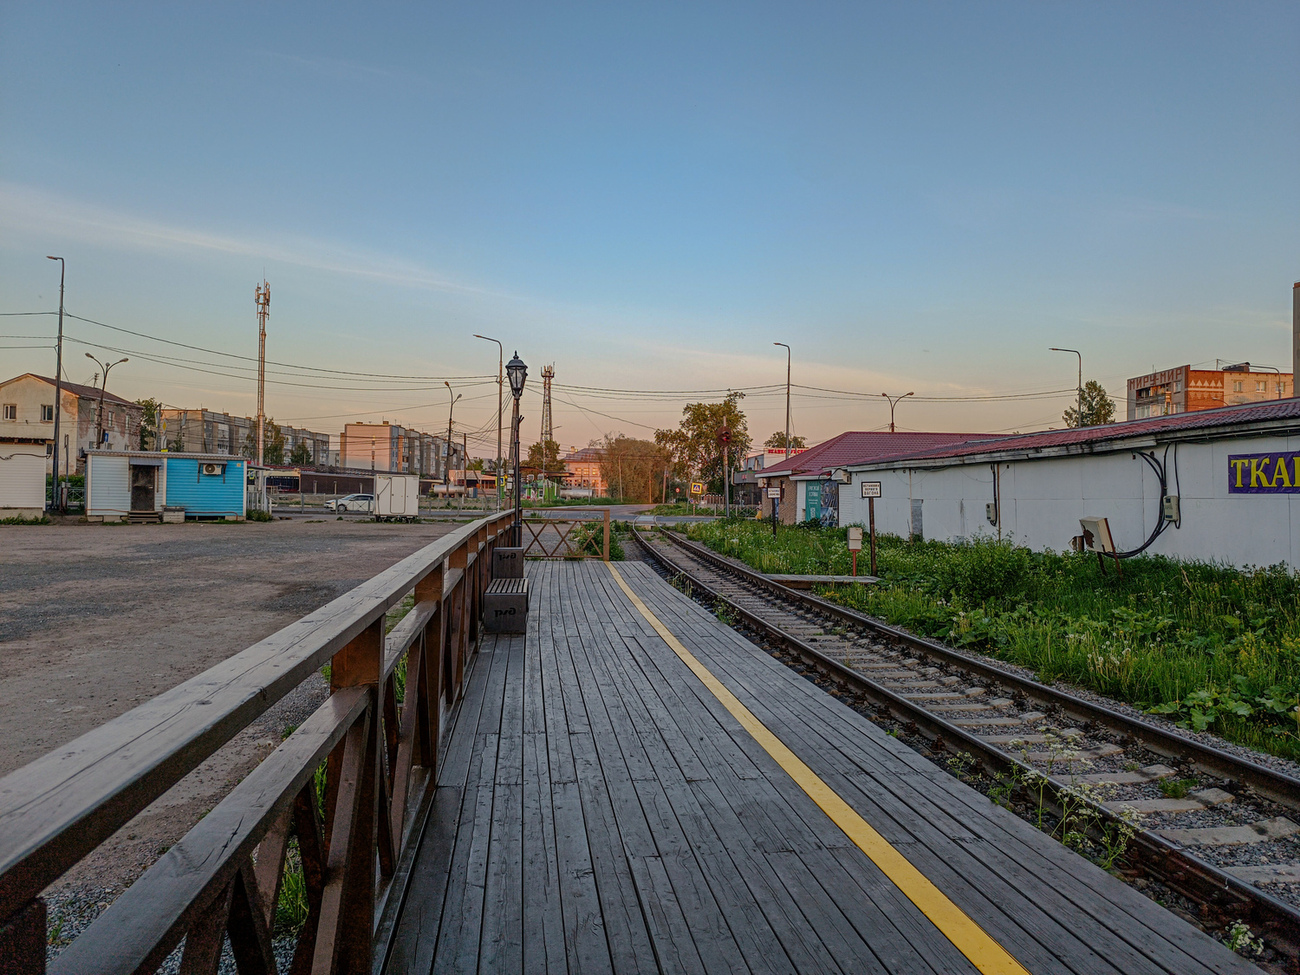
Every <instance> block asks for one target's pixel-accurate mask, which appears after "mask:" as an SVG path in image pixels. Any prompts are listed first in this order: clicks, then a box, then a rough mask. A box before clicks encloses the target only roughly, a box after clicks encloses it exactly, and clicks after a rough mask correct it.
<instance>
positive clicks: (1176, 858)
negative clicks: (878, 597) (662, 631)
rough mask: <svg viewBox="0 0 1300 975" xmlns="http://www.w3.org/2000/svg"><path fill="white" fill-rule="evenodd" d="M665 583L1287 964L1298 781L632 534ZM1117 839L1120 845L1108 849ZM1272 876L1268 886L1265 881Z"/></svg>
mask: <svg viewBox="0 0 1300 975" xmlns="http://www.w3.org/2000/svg"><path fill="white" fill-rule="evenodd" d="M636 539H637V542H638V544H639V545H641V546H642V547H643V548H644V549H645V551H646V552H647V553H648V555H649V556H650V558H651V559H652V560H653V561H654V562H656V563H658V564H659V566H660V567H661V568H662V569H663V571H664V572H665V574H666V575H668V576H669V577H670V578H671V579H674V580H675V583H676V584H678V585H679V586H682V587H686V588H689V590H690V591H691V594H692V595H693V596H694V597H695V598H697V599H700V600H701V601H703V602H705V603H706V604H707V605H710V606H712V607H714V608H715V609H718V608H719V607H725V609H723V610H721V611H720V615H726V616H729V617H730V621H731V622H732V623H733V625H736V626H737V627H738V628H740V629H743V630H746V631H748V632H749V633H750V634H751V635H752V636H754V637H756V638H757V639H758V642H760V643H763V644H765V645H766V646H767V647H768V648H769V649H771V650H773V651H774V652H775V653H776V654H777V655H778V656H780V657H782V658H783V659H785V661H786V663H788V664H790V665H791V666H793V667H795V668H796V669H799V670H801V671H803V672H804V674H805V676H808V677H809V678H810V679H814V680H816V681H818V682H819V683H822V684H824V685H826V686H827V687H828V689H829V690H830V691H831V693H834V694H836V695H837V696H839V697H841V698H842V699H843V700H845V701H846V703H849V704H851V705H853V706H856V707H857V708H858V709H859V710H862V711H865V712H866V713H868V714H869V715H870V716H872V717H873V718H874V719H875V720H877V721H878V722H880V723H883V724H885V725H888V726H891V730H893V731H894V732H895V733H898V734H899V735H900V737H904V738H906V739H908V740H909V743H911V744H913V746H914V747H918V748H919V749H921V750H923V751H925V752H927V753H928V754H929V755H930V756H931V757H932V758H934V759H935V760H936V761H938V762H940V763H941V764H944V765H946V766H947V767H948V768H950V769H951V770H953V771H954V772H955V773H957V774H961V775H963V776H964V777H965V778H967V779H969V780H976V781H978V783H979V784H981V785H982V786H983V787H984V789H985V791H987V792H989V794H990V795H992V796H993V797H994V798H996V799H999V800H1000V801H1002V802H1004V804H1010V803H1011V801H1012V799H1013V798H1015V799H1016V800H1018V801H1017V804H1018V805H1019V806H1020V807H1021V809H1022V810H1024V811H1028V813H1029V814H1030V815H1036V816H1037V818H1038V819H1039V822H1040V825H1044V823H1045V822H1046V824H1047V825H1049V826H1051V827H1053V828H1054V829H1055V832H1056V833H1057V835H1058V836H1059V837H1061V838H1063V839H1066V840H1067V841H1069V842H1071V843H1072V844H1073V845H1076V846H1081V847H1083V846H1086V847H1088V848H1089V850H1090V852H1092V853H1093V855H1094V856H1100V857H1101V858H1102V859H1107V858H1113V860H1114V862H1113V866H1114V867H1115V868H1116V869H1118V870H1119V871H1120V872H1122V873H1124V874H1126V875H1128V876H1129V877H1130V878H1131V879H1132V878H1141V877H1149V878H1151V879H1154V880H1156V881H1158V882H1159V883H1160V884H1162V885H1164V886H1165V887H1167V888H1169V889H1170V890H1172V891H1173V892H1174V893H1176V894H1178V895H1180V896H1181V897H1182V898H1185V899H1186V900H1187V901H1190V902H1191V904H1192V905H1194V906H1195V912H1194V913H1192V912H1188V911H1186V910H1183V911H1182V913H1184V914H1189V919H1191V920H1193V921H1195V922H1196V923H1199V924H1201V925H1202V926H1203V927H1205V928H1207V929H1210V930H1217V931H1224V930H1227V929H1229V928H1230V927H1231V926H1232V925H1234V924H1235V923H1237V922H1242V923H1244V924H1246V925H1247V926H1248V927H1249V929H1250V931H1251V932H1252V933H1253V934H1254V935H1256V936H1262V938H1263V940H1264V942H1265V943H1266V944H1267V945H1268V948H1269V949H1270V950H1271V952H1272V958H1273V962H1272V963H1270V964H1268V967H1269V968H1270V969H1271V970H1274V971H1283V972H1300V779H1296V778H1293V777H1291V776H1288V775H1286V774H1283V773H1281V772H1279V771H1277V770H1275V769H1271V768H1268V767H1265V766H1262V765H1259V764H1255V763H1252V762H1249V761H1246V760H1244V759H1241V758H1239V757H1237V756H1235V755H1233V754H1231V753H1229V752H1226V751H1223V750H1220V749H1217V748H1213V747H1211V746H1208V745H1206V744H1204V743H1202V742H1200V741H1197V740H1193V739H1190V738H1187V737H1184V736H1182V735H1179V734H1177V733H1175V732H1172V731H1170V730H1168V729H1166V728H1162V727H1160V726H1158V725H1156V724H1154V723H1151V722H1147V721H1142V720H1139V719H1136V718H1133V717H1131V716H1129V715H1126V714H1123V713H1121V712H1119V711H1115V710H1111V709H1109V708H1106V707H1102V706H1100V705H1097V704H1094V703H1092V702H1090V701H1087V700H1084V699H1082V698H1080V697H1077V696H1075V695H1072V694H1069V693H1067V692H1064V691H1061V690H1058V689H1055V688H1052V687H1049V686H1047V685H1044V684H1040V683H1038V682H1037V681H1034V680H1030V679H1027V678H1025V677H1023V676H1021V675H1019V674H1016V673H1011V672H1008V671H1007V670H1004V669H1003V668H1001V667H999V666H998V665H997V663H996V662H993V661H989V660H979V659H972V658H971V657H970V656H968V655H967V654H964V653H961V652H958V651H955V650H953V649H951V648H949V647H945V646H942V645H941V644H937V643H934V642H932V641H929V640H924V639H921V638H919V637H916V636H914V635H912V634H910V633H907V632H905V631H902V630H898V629H896V628H893V627H890V626H887V625H885V624H883V623H881V622H880V621H878V620H874V619H872V618H870V617H868V616H865V615H863V614H861V613H858V612H856V611H854V610H851V609H848V608H846V607H843V606H838V605H835V604H834V603H830V602H827V601H826V600H823V599H820V598H818V597H816V596H814V595H811V594H809V593H806V592H801V591H798V590H794V589H790V588H789V587H786V586H783V585H781V584H779V583H776V582H774V581H772V580H770V579H768V578H766V577H765V576H763V575H761V574H760V573H758V572H755V571H754V570H752V569H750V568H749V567H747V566H743V565H740V564H738V563H736V562H734V561H733V560H731V559H727V558H724V557H723V556H720V555H718V554H717V553H715V552H712V551H711V550H709V549H707V548H705V547H704V546H701V545H698V544H696V543H693V542H689V541H687V540H685V539H683V538H681V537H680V536H678V535H676V534H675V533H671V532H662V531H656V532H653V533H651V534H648V535H647V534H643V533H640V532H638V533H636ZM1121 850H1122V853H1120V851H1121ZM1269 885H1274V890H1276V891H1277V892H1276V893H1275V892H1274V891H1273V890H1268V889H1265V888H1266V887H1267V886H1269Z"/></svg>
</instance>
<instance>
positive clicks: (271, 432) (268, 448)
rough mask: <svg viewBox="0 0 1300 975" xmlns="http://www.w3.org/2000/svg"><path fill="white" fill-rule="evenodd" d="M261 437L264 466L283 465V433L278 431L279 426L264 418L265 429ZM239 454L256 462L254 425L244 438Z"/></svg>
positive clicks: (268, 418)
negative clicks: (262, 439) (262, 440)
mask: <svg viewBox="0 0 1300 975" xmlns="http://www.w3.org/2000/svg"><path fill="white" fill-rule="evenodd" d="M262 435H263V437H264V440H265V442H264V443H263V445H262V462H263V463H264V464H283V463H284V431H283V430H281V429H280V424H278V423H276V422H275V421H274V420H272V419H271V418H270V417H269V416H268V417H267V418H266V428H265V429H264V430H263V431H262ZM241 452H242V453H243V455H244V456H245V457H247V458H248V459H249V460H257V424H256V423H254V424H253V425H252V426H251V427H249V429H248V436H246V437H245V438H244V449H243V450H242V451H241Z"/></svg>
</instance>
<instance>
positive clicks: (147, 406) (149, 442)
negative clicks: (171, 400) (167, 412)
mask: <svg viewBox="0 0 1300 975" xmlns="http://www.w3.org/2000/svg"><path fill="white" fill-rule="evenodd" d="M136 404H137V405H139V406H140V407H142V408H143V411H144V412H143V413H142V415H141V416H140V449H141V450H157V449H158V410H159V409H160V408H161V407H162V404H161V403H159V402H158V401H157V400H156V399H138V400H136Z"/></svg>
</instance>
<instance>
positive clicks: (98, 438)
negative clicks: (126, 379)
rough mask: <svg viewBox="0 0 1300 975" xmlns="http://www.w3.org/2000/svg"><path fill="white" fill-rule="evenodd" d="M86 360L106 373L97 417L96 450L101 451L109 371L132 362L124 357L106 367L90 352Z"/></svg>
mask: <svg viewBox="0 0 1300 975" xmlns="http://www.w3.org/2000/svg"><path fill="white" fill-rule="evenodd" d="M86 358H87V359H89V360H91V361H92V362H93V363H95V365H97V366H99V368H100V369H101V370H103V373H104V381H103V382H101V383H100V384H99V411H98V413H96V415H95V449H96V450H99V449H100V448H101V447H102V446H103V442H104V390H106V389H108V370H110V369H112V368H113V367H114V366H120V365H121V364H122V363H124V362H130V361H131V360H130V359H128V358H126V357H125V356H123V357H122V358H121V359H118V360H117V361H116V362H110V363H109V364H108V365H104V363H102V362H100V361H99V360H98V359H96V358H95V357H94V356H93V355H91V354H90V353H89V352H87V353H86Z"/></svg>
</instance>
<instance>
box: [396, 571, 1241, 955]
mask: <svg viewBox="0 0 1300 975" xmlns="http://www.w3.org/2000/svg"><path fill="white" fill-rule="evenodd" d="M528 575H529V578H530V580H531V584H532V587H533V594H532V609H531V615H530V619H529V626H528V633H527V635H526V637H523V636H515V637H505V636H503V637H497V638H487V639H485V641H484V644H483V647H482V650H481V651H480V653H479V654H478V655H477V657H476V658H475V660H474V662H473V669H472V671H471V673H470V677H469V679H468V682H467V689H466V692H465V696H464V699H463V701H462V702H461V704H460V706H459V709H458V711H457V712H456V713H455V715H454V725H453V727H452V729H451V731H450V738H449V740H448V744H447V747H446V750H445V753H444V758H443V761H442V766H441V768H440V769H439V770H438V783H439V787H438V792H437V796H436V800H435V802H434V806H433V812H432V814H431V818H430V820H429V822H428V825H427V827H426V829H425V832H424V836H423V839H422V841H421V846H420V849H419V853H418V856H417V859H416V862H415V866H414V868H413V877H412V882H411V884H410V886H409V888H408V893H407V899H406V903H405V905H404V907H403V910H402V913H401V916H400V919H399V921H398V926H397V931H396V934H395V936H394V939H393V943H392V950H391V952H390V955H389V958H388V960H387V971H389V972H421V973H423V972H429V971H432V972H620V973H622V972H629V973H631V972H661V971H662V972H699V973H704V972H707V973H715V972H818V973H821V972H845V973H885V972H888V973H936V975H948V973H970V972H980V971H983V972H993V971H998V972H1017V971H1028V972H1033V973H1049V972H1072V973H1079V975H1094V973H1095V975H1102V973H1110V975H1133V973H1147V972H1151V973H1156V972H1164V973H1177V975H1209V973H1236V972H1257V971H1258V969H1256V968H1255V967H1254V966H1252V965H1250V964H1249V963H1247V962H1245V961H1244V960H1242V959H1240V958H1238V957H1237V956H1236V955H1234V954H1232V953H1231V952H1229V951H1228V950H1227V949H1226V948H1224V947H1223V946H1221V945H1219V944H1217V943H1216V942H1214V941H1212V940H1211V939H1209V938H1208V937H1206V936H1204V935H1203V934H1201V933H1199V932H1198V931H1196V930H1195V929H1193V928H1192V927H1190V926H1189V925H1187V924H1186V923H1184V922H1183V921H1181V920H1179V919H1177V918H1176V917H1174V916H1173V915H1171V914H1169V913H1167V912H1166V911H1164V910H1163V909H1161V908H1159V907H1158V906H1156V905H1155V904H1153V903H1152V902H1150V901H1149V900H1147V899H1146V898H1144V897H1143V896H1141V895H1140V894H1138V893H1136V892H1135V891H1133V890H1132V889H1130V888H1128V887H1126V886H1125V885H1124V884H1122V883H1120V882H1119V881H1117V880H1115V879H1114V878H1112V877H1110V876H1109V875H1108V874H1106V873H1105V872H1103V871H1102V870H1100V869H1099V868H1097V867H1096V866H1094V865H1093V864H1091V863H1089V862H1088V861H1086V860H1084V859H1082V858H1081V857H1078V856H1076V855H1075V854H1073V853H1071V852H1070V851H1068V850H1066V849H1064V848H1063V847H1061V846H1060V845H1059V844H1057V843H1056V842H1054V841H1053V840H1051V839H1050V838H1048V837H1047V836H1045V835H1043V834H1041V833H1039V832H1037V831H1036V830H1034V829H1032V828H1031V827H1030V826H1028V825H1026V824H1025V823H1023V822H1021V821H1020V820H1019V819H1017V818H1015V817H1014V816H1012V815H1011V814H1009V813H1007V812H1006V811H1005V810H1003V809H1001V808H999V807H997V806H995V805H993V804H992V803H991V802H989V801H988V800H987V799H985V798H984V797H983V796H982V795H980V794H978V793H977V792H975V791H973V790H971V789H969V788H968V787H966V786H965V785H963V784H961V783H960V782H958V781H957V780H956V779H953V778H952V777H950V776H949V775H947V774H946V773H944V772H943V771H941V770H940V769H938V768H936V767H935V766H934V765H932V764H931V763H929V762H928V761H926V760H925V759H923V758H921V757H920V756H918V755H917V754H915V753H914V752H912V751H911V750H910V749H908V748H907V747H906V746H904V745H902V744H900V743H899V742H897V741H895V740H894V739H892V738H890V737H889V736H887V735H885V734H884V733H883V732H881V731H880V730H879V729H878V728H876V727H875V726H874V725H872V724H871V723H870V722H869V721H867V720H866V719H865V718H863V717H862V716H861V715H859V714H857V713H856V712H854V711H853V710H851V709H850V708H848V707H846V706H844V705H843V704H841V703H839V702H838V701H836V700H835V699H834V698H833V697H831V696H829V695H827V694H825V693H824V692H822V691H821V690H820V689H819V688H817V687H816V686H815V685H813V684H811V683H810V682H808V681H806V680H804V679H803V678H801V677H799V676H798V675H797V674H795V673H794V672H793V671H790V670H789V669H787V668H785V667H784V666H783V665H781V664H780V663H779V662H777V661H775V660H773V659H772V658H771V657H770V656H768V655H767V654H766V653H764V652H763V651H762V650H760V649H758V648H756V647H754V646H753V645H751V644H749V643H747V642H746V641H745V640H744V639H743V638H742V637H740V636H739V635H737V634H736V633H735V632H734V631H732V630H730V629H728V628H727V627H724V626H722V625H721V624H719V623H718V622H717V621H716V620H715V619H714V618H713V617H711V616H710V615H709V614H708V613H707V611H705V610H704V609H702V608H701V607H699V606H697V605H696V604H695V603H693V602H691V601H690V600H689V599H687V598H686V597H685V596H683V595H682V594H681V593H679V592H677V591H676V590H674V589H672V588H671V587H669V586H668V585H667V584H666V583H665V582H663V581H662V580H661V579H660V578H659V577H658V576H656V575H654V573H653V572H652V571H651V570H650V568H649V567H648V566H646V565H643V564H640V563H620V564H616V565H613V566H611V565H607V564H604V563H572V562H553V563H532V564H530V565H529V568H528ZM620 580H622V582H620ZM625 586H626V588H624V587H625ZM634 596H635V598H633V597H634ZM638 601H639V602H640V604H641V605H640V606H638ZM674 643H675V644H676V645H677V649H675V648H674ZM683 651H684V654H683ZM873 836H874V837H875V839H873V838H872V837H873ZM909 871H910V872H909ZM927 885H930V886H927Z"/></svg>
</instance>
